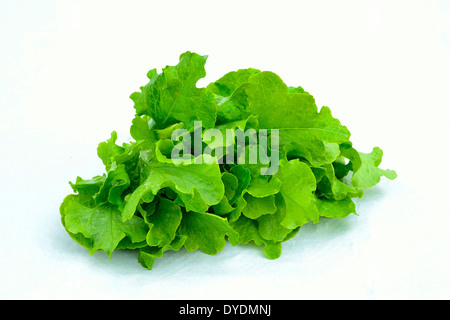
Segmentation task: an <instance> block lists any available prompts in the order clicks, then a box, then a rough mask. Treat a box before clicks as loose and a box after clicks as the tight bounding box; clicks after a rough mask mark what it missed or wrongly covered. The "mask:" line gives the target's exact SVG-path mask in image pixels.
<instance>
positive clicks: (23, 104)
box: [0, 0, 450, 299]
mask: <svg viewBox="0 0 450 320" xmlns="http://www.w3.org/2000/svg"><path fill="white" fill-rule="evenodd" d="M449 21H450V1H444V0H441V1H430V0H427V1H399V0H390V1H361V0H359V1H281V0H278V1H261V0H260V1H243V0H239V1H230V0H229V1H120V2H119V1H111V0H110V1H99V0H90V1H80V0H77V1H75V0H74V1H31V0H30V1H25V0H0V46H1V49H0V119H1V122H0V134H1V138H2V145H1V147H0V164H1V165H0V200H1V202H0V215H1V216H0V217H1V221H0V298H3V299H16V298H19V299H219V298H220V299H449V298H450V275H449V269H450V236H449V235H450V233H449V228H450V209H449V201H448V200H449V191H448V190H450V189H449V181H450V180H449V178H450V177H449V165H448V161H449V156H450V152H449V143H448V137H449V124H448V117H449V115H450V111H449V108H450V98H449V91H450V89H449V88H450V62H449V61H450V23H449ZM187 50H190V51H194V52H197V53H200V54H207V55H209V59H208V62H207V66H206V68H207V77H206V78H205V79H202V81H201V82H200V84H199V85H205V84H207V83H209V82H211V81H214V80H216V79H217V78H219V77H220V76H222V75H223V74H225V73H226V72H228V71H232V70H236V69H239V68H247V67H254V68H258V69H261V70H269V71H273V72H275V73H277V74H278V75H280V76H281V78H282V79H283V80H285V82H286V83H287V84H288V85H301V86H303V87H304V88H305V89H306V90H307V91H308V92H310V93H311V94H312V95H313V96H314V97H315V98H316V101H317V104H318V105H319V106H322V105H327V106H329V107H330V108H331V110H332V112H333V115H334V116H336V117H337V118H339V119H340V120H341V122H342V123H343V124H345V125H346V126H347V127H348V128H349V129H350V131H351V132H352V138H351V139H352V141H353V142H354V144H355V147H356V148H357V149H359V150H360V151H364V152H369V151H371V148H372V147H373V146H375V145H376V146H379V147H381V148H382V149H383V150H384V160H383V163H382V167H383V168H390V169H395V170H396V171H397V173H398V175H399V177H398V178H397V180H395V181H393V182H391V181H388V180H386V179H383V180H382V182H381V183H380V184H379V185H378V186H377V187H375V188H373V189H372V190H370V191H367V192H366V196H365V197H364V198H363V199H362V200H360V201H357V210H358V213H359V216H356V215H352V216H350V217H348V218H346V219H344V220H328V221H322V222H321V223H319V224H316V225H311V224H309V225H306V226H305V227H303V228H302V230H301V231H300V232H299V234H298V235H297V236H296V237H295V238H294V239H292V240H290V241H289V242H287V243H285V244H284V246H283V253H282V256H281V258H280V259H278V260H275V261H270V260H268V259H266V258H265V257H264V256H263V253H262V250H260V248H257V247H254V246H238V247H231V246H229V245H227V246H226V247H225V249H224V251H222V252H221V253H219V254H218V255H216V256H208V255H205V254H202V253H200V252H194V253H187V252H185V251H183V250H182V251H180V252H177V253H173V252H169V253H167V254H166V255H165V256H164V257H163V258H162V259H160V260H157V261H156V262H155V265H154V269H153V270H152V271H148V270H146V269H144V268H142V267H141V266H140V265H139V264H138V262H137V260H136V253H134V252H124V251H122V252H116V253H114V254H113V256H112V259H111V260H109V259H108V258H107V256H106V255H105V254H103V253H101V252H98V253H96V254H95V255H94V256H90V255H89V254H88V252H87V251H86V250H85V249H83V248H82V247H81V246H79V245H78V244H76V243H75V242H74V241H73V240H72V239H71V238H70V237H69V236H68V235H67V234H66V232H65V230H64V229H63V227H62V226H61V223H60V217H59V205H60V203H61V202H62V200H63V198H64V197H65V195H67V194H68V193H70V192H71V189H70V186H69V185H68V181H69V180H70V181H74V180H75V178H76V176H78V175H79V176H82V177H84V178H90V177H92V176H95V175H97V174H101V173H103V170H104V168H103V167H102V163H101V161H100V160H99V159H98V158H97V155H96V148H97V144H98V143H99V142H101V141H104V140H106V139H107V138H109V135H110V132H111V131H113V130H117V132H118V134H119V140H120V141H126V140H128V139H129V138H130V137H129V126H130V123H131V119H132V118H133V115H134V109H133V104H132V101H131V100H130V99H129V98H128V97H129V95H130V94H131V93H132V92H134V91H136V90H138V89H139V87H140V86H141V85H144V84H145V83H146V80H147V79H146V73H147V71H148V70H149V69H152V68H155V67H156V68H158V70H160V69H161V68H162V67H164V66H166V65H174V64H176V63H177V61H178V56H179V55H180V54H181V53H182V52H184V51H187Z"/></svg>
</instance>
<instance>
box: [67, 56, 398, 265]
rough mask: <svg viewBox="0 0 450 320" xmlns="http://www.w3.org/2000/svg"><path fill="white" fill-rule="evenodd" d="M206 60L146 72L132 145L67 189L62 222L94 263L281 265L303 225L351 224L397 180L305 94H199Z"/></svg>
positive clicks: (270, 89)
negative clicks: (375, 193)
mask: <svg viewBox="0 0 450 320" xmlns="http://www.w3.org/2000/svg"><path fill="white" fill-rule="evenodd" d="M206 60H207V56H200V55H198V54H195V53H191V52H186V53H184V54H182V55H181V56H180V61H179V63H178V64H177V65H176V66H167V67H165V68H164V69H163V70H162V72H161V73H158V72H157V71H156V70H155V69H154V70H151V71H150V72H148V74H147V75H148V78H149V82H148V83H147V84H146V85H145V86H142V87H141V88H140V91H139V92H135V93H133V94H132V95H131V96H130V98H131V99H132V101H133V102H134V108H135V111H136V116H135V118H134V119H132V121H131V128H130V133H131V136H132V138H133V140H132V141H130V142H127V143H124V144H122V145H117V144H116V141H117V133H116V132H113V133H112V134H111V137H110V139H108V140H106V141H105V142H101V143H100V144H99V146H98V149H97V154H98V156H99V158H100V159H101V161H102V162H103V164H104V166H105V172H104V173H103V175H101V176H96V177H94V178H92V179H88V180H84V179H82V178H80V177H78V178H77V179H76V182H75V183H70V185H71V187H72V189H73V191H74V194H71V195H68V196H67V197H66V198H65V199H64V201H63V203H62V204H61V207H60V214H61V222H62V225H63V226H64V228H65V229H66V231H67V233H68V234H69V235H70V236H71V237H72V238H73V239H74V240H75V241H76V242H77V243H79V244H80V245H82V246H83V247H85V248H86V249H88V251H89V252H90V253H91V254H94V253H95V252H97V251H104V252H105V253H106V254H107V255H108V256H109V257H111V255H112V254H113V252H114V251H115V250H120V249H129V250H131V249H132V250H139V253H138V261H139V263H140V264H141V265H142V266H144V267H145V268H148V269H151V268H152V267H153V264H154V262H155V260H156V259H157V258H160V257H162V256H163V254H164V252H166V251H167V250H172V251H178V250H180V249H182V248H185V250H187V251H188V252H191V251H195V250H200V251H202V252H204V253H206V254H210V255H214V254H216V253H217V252H219V251H221V250H222V249H223V248H224V246H225V244H226V242H227V241H228V242H229V243H230V244H231V245H233V246H236V245H238V244H247V243H250V242H253V243H255V244H256V245H258V246H263V247H264V249H263V252H264V254H265V255H266V256H267V257H268V258H269V259H276V258H278V257H279V256H280V255H281V249H282V243H283V242H285V241H287V240H289V239H291V238H292V237H294V236H295V235H296V234H297V233H298V232H299V230H300V229H301V227H302V226H303V225H305V224H307V223H311V222H312V223H318V222H320V220H322V219H333V218H336V219H342V218H345V217H347V216H348V215H350V214H352V213H353V214H356V210H355V204H354V202H353V200H352V199H353V198H361V197H362V196H363V194H364V189H367V188H371V187H373V186H374V185H376V184H377V183H378V182H380V179H381V177H383V176H384V177H386V178H388V179H391V180H392V179H395V177H396V173H395V171H392V170H384V169H381V168H379V165H380V163H381V160H382V156H383V152H382V150H381V149H380V148H378V147H375V148H374V149H373V150H372V152H371V153H362V152H358V151H357V150H356V149H355V148H354V147H353V144H352V143H351V141H350V132H349V130H348V129H347V127H345V126H344V125H342V124H341V123H340V121H339V120H338V119H336V118H334V117H333V116H332V114H331V111H330V109H329V108H328V107H322V108H321V109H320V110H319V109H318V108H317V106H316V104H315V101H314V98H313V97H312V95H310V94H309V93H307V92H306V91H305V90H304V89H303V88H302V87H298V86H297V87H289V86H287V85H286V84H285V83H284V82H283V81H282V80H281V79H280V77H278V76H277V75H276V74H274V73H272V72H268V71H259V70H257V69H253V68H249V69H241V70H237V71H232V72H230V73H228V74H226V75H224V76H223V77H222V78H220V79H219V80H217V81H215V82H213V83H211V84H209V85H208V86H206V87H205V88H199V87H198V86H197V82H198V81H199V80H200V79H202V78H204V77H205V75H206V71H205V63H206ZM247 142H248V143H247ZM192 143H193V146H192Z"/></svg>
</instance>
